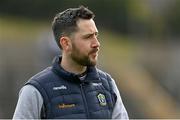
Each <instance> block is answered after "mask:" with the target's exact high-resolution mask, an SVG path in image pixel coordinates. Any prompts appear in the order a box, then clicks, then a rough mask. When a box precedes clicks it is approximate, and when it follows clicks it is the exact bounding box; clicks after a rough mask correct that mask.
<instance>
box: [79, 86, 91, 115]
mask: <svg viewBox="0 0 180 120" xmlns="http://www.w3.org/2000/svg"><path fill="white" fill-rule="evenodd" d="M83 86H84V83H81V84H80V87H81V93H82V98H83V102H84V106H85V111H86V116H87V118H89V110H88V105H87V101H86V97H85V92H84V88H83Z"/></svg>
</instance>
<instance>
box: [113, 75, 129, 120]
mask: <svg viewBox="0 0 180 120" xmlns="http://www.w3.org/2000/svg"><path fill="white" fill-rule="evenodd" d="M111 79H112V78H111ZM111 82H112V89H113V91H114V92H115V94H116V95H117V100H116V103H115V106H114V109H113V113H112V119H129V117H128V113H127V111H126V109H125V107H124V104H123V102H122V99H121V96H120V93H119V90H118V88H117V86H116V83H115V81H114V80H113V79H112V81H111Z"/></svg>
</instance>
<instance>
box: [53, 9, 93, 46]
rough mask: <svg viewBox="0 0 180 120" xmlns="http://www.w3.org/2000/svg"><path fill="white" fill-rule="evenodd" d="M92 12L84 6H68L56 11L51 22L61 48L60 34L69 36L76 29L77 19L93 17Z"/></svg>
mask: <svg viewBox="0 0 180 120" xmlns="http://www.w3.org/2000/svg"><path fill="white" fill-rule="evenodd" d="M94 16H95V15H94V13H93V12H92V11H90V10H89V9H88V8H86V7H84V6H80V7H78V8H69V9H67V10H65V11H63V12H60V13H58V14H57V15H56V16H55V17H54V20H53V22H52V30H53V33H54V37H55V40H56V42H57V44H58V46H59V47H60V48H61V49H62V47H61V45H60V43H59V38H60V37H61V36H70V35H71V34H72V33H73V32H75V31H76V30H77V24H76V23H77V21H78V20H79V19H80V18H81V19H93V18H94Z"/></svg>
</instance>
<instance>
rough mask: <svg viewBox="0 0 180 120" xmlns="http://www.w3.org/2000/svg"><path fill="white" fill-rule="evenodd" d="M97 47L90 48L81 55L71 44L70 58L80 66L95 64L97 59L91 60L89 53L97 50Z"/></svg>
mask: <svg viewBox="0 0 180 120" xmlns="http://www.w3.org/2000/svg"><path fill="white" fill-rule="evenodd" d="M97 51H98V50H97V49H92V50H91V51H90V52H89V53H88V54H87V55H82V53H81V52H80V51H79V49H78V48H77V47H76V46H75V45H74V44H72V53H71V58H72V60H74V61H75V62H76V63H78V64H79V65H82V66H95V65H96V63H97V61H96V60H95V61H92V60H91V59H90V57H89V55H90V54H92V53H95V52H97Z"/></svg>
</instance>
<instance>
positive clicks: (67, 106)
mask: <svg viewBox="0 0 180 120" xmlns="http://www.w3.org/2000/svg"><path fill="white" fill-rule="evenodd" d="M58 107H59V108H60V109H64V108H72V107H75V104H64V103H63V104H59V105H58Z"/></svg>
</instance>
